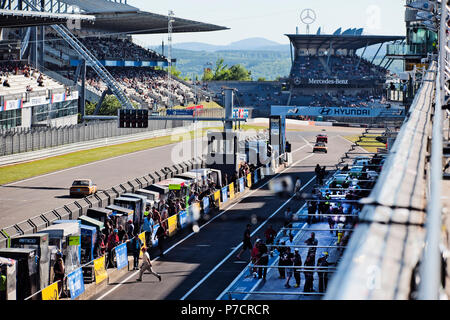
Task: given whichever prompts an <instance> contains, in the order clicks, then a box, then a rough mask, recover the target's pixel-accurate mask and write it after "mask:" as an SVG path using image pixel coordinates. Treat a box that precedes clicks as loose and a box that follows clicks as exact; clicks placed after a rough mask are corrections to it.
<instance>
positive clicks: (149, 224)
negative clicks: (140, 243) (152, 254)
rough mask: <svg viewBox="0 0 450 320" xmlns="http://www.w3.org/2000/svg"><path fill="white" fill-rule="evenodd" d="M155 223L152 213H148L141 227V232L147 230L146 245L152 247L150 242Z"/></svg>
mask: <svg viewBox="0 0 450 320" xmlns="http://www.w3.org/2000/svg"><path fill="white" fill-rule="evenodd" d="M154 224H155V223H154V221H153V219H152V217H151V216H150V214H148V215H147V216H146V217H145V218H144V223H143V224H142V227H141V232H145V245H146V246H147V247H151V246H150V244H151V239H152V233H153V225H154Z"/></svg>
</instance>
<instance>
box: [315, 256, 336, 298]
mask: <svg viewBox="0 0 450 320" xmlns="http://www.w3.org/2000/svg"><path fill="white" fill-rule="evenodd" d="M327 259H328V252H324V253H322V257H320V258H319V259H318V260H317V266H318V267H328V266H329V265H331V264H334V263H329V262H328V260H327ZM320 271H321V272H320ZM327 271H328V270H324V269H319V271H318V272H317V275H318V276H319V292H325V291H326V290H327V284H328V272H327Z"/></svg>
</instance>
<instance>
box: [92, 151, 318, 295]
mask: <svg viewBox="0 0 450 320" xmlns="http://www.w3.org/2000/svg"><path fill="white" fill-rule="evenodd" d="M304 147H306V145H304V146H302V147H300V148H298V149H296V150H294V151H293V153H295V152H297V151H300V150H301V149H303V148H304ZM312 156H313V155H309V156H307V157H305V158H303V159H301V160H299V161H297V162H295V164H297V163H300V162H302V161H304V160H306V159H308V158H310V157H312ZM295 164H294V165H295ZM289 169H290V167H288V168H286V169H284V170H283V171H281V172H280V173H278V174H277V175H275V176H273V177H272V178H270V179H269V180H267V181H266V183H264V184H263V185H262V186H260V187H259V188H257V189H255V190H253V191H252V192H250V193H248V194H246V195H245V196H243V197H242V198H240V199H239V201H238V202H236V203H234V204H232V205H231V206H230V207H228V208H227V209H225V210H224V211H222V212H221V213H219V214H218V215H216V216H215V217H214V218H212V219H211V220H209V221H208V222H206V223H205V224H203V225H202V226H201V227H200V229H199V230H201V229H203V228H204V227H206V226H207V225H208V224H210V223H211V222H213V221H214V220H215V219H217V218H219V217H220V216H222V215H223V214H224V213H225V212H227V211H228V210H230V209H232V208H234V207H235V206H236V205H237V204H239V203H240V201H242V200H243V199H246V198H248V197H249V196H251V195H252V194H254V193H255V192H256V191H258V190H260V189H261V188H263V187H264V186H266V185H267V184H268V183H269V182H270V181H271V180H272V179H274V178H276V177H278V176H279V175H281V174H282V173H284V172H285V171H287V170H289ZM194 234H196V232H191V233H190V234H188V235H187V236H186V237H184V238H183V239H181V240H180V241H178V242H177V243H175V244H174V245H173V246H171V247H170V248H169V249H167V250H166V251H164V254H166V253H168V252H170V251H171V250H172V249H173V248H175V247H176V246H178V245H179V244H181V243H182V242H184V241H186V240H187V239H188V238H190V237H192V236H193V235H194ZM241 245H242V244H240V245H238V246H237V247H235V248H234V249H233V251H232V253H233V252H235V251H236V250H237V249H238V248H240V246H241ZM158 259H159V256H158V257H156V258H155V259H153V261H156V260H158ZM138 272H139V271H136V272H134V273H132V274H131V275H130V276H129V277H127V278H125V279H124V280H122V281H121V282H120V283H118V284H117V285H115V287H114V288H112V289H111V290H109V291H107V292H106V293H105V294H103V295H102V296H100V297H98V298H97V300H102V299H103V298H104V297H106V296H107V295H109V294H110V293H112V292H113V291H115V290H116V289H118V288H119V287H120V286H121V285H123V284H124V283H125V282H127V281H128V280H129V279H131V278H132V277H133V276H135V275H136V274H137V273H138Z"/></svg>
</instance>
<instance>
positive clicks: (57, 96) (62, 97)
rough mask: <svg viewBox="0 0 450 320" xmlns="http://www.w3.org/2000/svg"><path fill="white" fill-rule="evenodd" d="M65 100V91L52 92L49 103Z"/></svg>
mask: <svg viewBox="0 0 450 320" xmlns="http://www.w3.org/2000/svg"><path fill="white" fill-rule="evenodd" d="M63 101H66V94H65V93H54V94H52V99H51V101H50V102H51V103H57V102H63Z"/></svg>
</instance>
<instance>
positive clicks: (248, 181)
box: [247, 173, 252, 188]
mask: <svg viewBox="0 0 450 320" xmlns="http://www.w3.org/2000/svg"><path fill="white" fill-rule="evenodd" d="M247 187H249V188H251V187H252V174H251V173H249V174H248V175H247Z"/></svg>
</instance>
